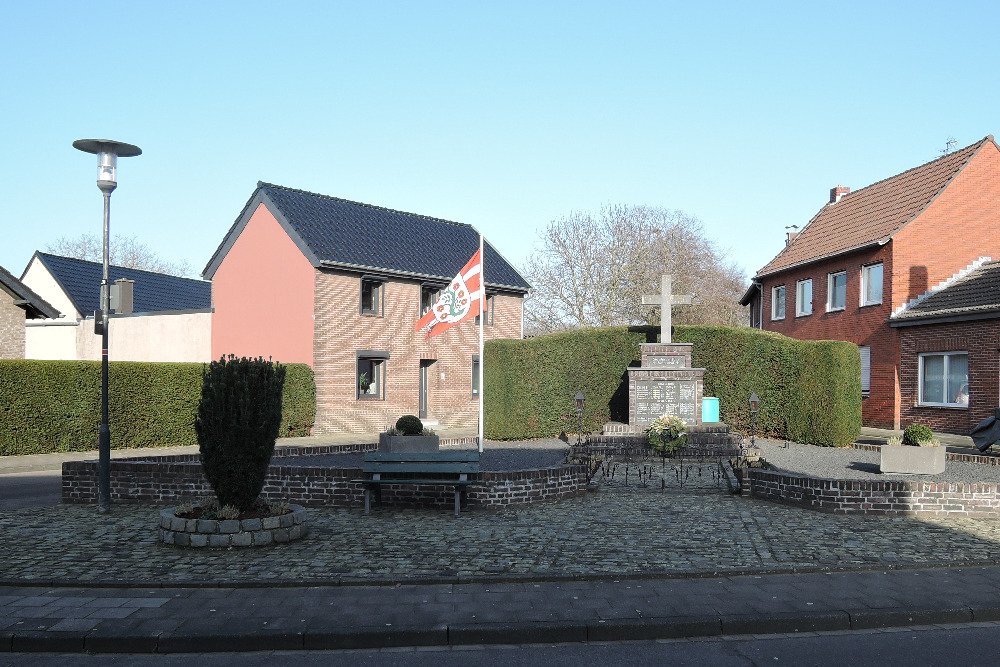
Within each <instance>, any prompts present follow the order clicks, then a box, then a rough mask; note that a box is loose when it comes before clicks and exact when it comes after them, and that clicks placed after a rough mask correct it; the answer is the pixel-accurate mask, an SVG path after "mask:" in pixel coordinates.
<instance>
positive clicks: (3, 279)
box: [0, 266, 62, 320]
mask: <svg viewBox="0 0 1000 667" xmlns="http://www.w3.org/2000/svg"><path fill="white" fill-rule="evenodd" d="M0 287H3V288H4V290H5V291H9V292H12V293H13V294H12V296H13V297H14V305H15V306H18V307H20V308H24V312H25V315H31V316H32V317H31V319H39V318H47V319H50V320H54V319H56V318H57V317H59V316H60V315H62V313H60V312H59V311H58V310H56V308H55V306H53V305H52V304H51V303H49V302H48V301H46V300H45V299H43V298H42V297H41V296H39V295H38V294H37V293H36V292H35V291H34V290H32V289H31V288H30V287H28V286H27V285H25V284H24V283H23V282H21V281H20V280H19V279H18V278H15V277H14V274H12V273H11V272H10V271H8V270H7V269H5V268H3V267H2V266H0Z"/></svg>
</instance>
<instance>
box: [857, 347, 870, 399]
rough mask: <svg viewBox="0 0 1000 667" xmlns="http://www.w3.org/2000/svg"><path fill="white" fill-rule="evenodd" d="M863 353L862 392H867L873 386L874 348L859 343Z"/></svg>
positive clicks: (859, 350) (859, 349) (859, 348)
mask: <svg viewBox="0 0 1000 667" xmlns="http://www.w3.org/2000/svg"><path fill="white" fill-rule="evenodd" d="M858 352H860V353H861V393H862V394H867V393H869V392H870V391H871V388H872V349H871V348H870V347H869V346H867V345H859V346H858Z"/></svg>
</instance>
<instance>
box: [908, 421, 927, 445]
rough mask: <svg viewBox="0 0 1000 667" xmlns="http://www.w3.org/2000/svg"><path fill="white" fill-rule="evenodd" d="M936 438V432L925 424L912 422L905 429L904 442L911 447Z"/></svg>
mask: <svg viewBox="0 0 1000 667" xmlns="http://www.w3.org/2000/svg"><path fill="white" fill-rule="evenodd" d="M933 438H934V433H933V432H932V431H931V430H930V429H929V428H927V427H926V426H924V425H923V424H910V425H909V426H907V427H906V430H905V431H903V444H904V445H909V446H911V447H916V446H918V445H919V444H920V443H921V442H925V441H927V440H931V439H933Z"/></svg>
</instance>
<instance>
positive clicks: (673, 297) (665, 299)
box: [642, 275, 693, 343]
mask: <svg viewBox="0 0 1000 667" xmlns="http://www.w3.org/2000/svg"><path fill="white" fill-rule="evenodd" d="M670 289H671V288H670V276H668V275H663V276H660V293H659V294H644V295H643V296H642V305H644V306H660V310H661V314H660V342H661V343H669V342H671V341H670V311H671V306H675V305H686V304H691V303H693V301H692V297H693V295H691V294H671V293H670Z"/></svg>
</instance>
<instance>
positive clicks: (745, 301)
mask: <svg viewBox="0 0 1000 667" xmlns="http://www.w3.org/2000/svg"><path fill="white" fill-rule="evenodd" d="M755 291H756V292H760V293H762V294H763V292H764V288H763V286H762V285H761V284H760V283H759V282H757V281H756V280H751V281H750V287H748V288H747V291H746V292H744V293H743V296H742V297H740V301H739V304H740V305H741V306H749V305H750V301H751V300H752V299H753V296H752V294H753V293H754V292H755Z"/></svg>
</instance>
